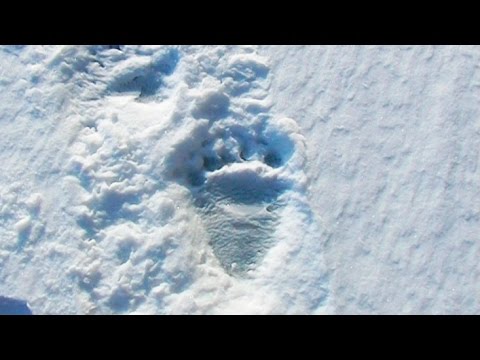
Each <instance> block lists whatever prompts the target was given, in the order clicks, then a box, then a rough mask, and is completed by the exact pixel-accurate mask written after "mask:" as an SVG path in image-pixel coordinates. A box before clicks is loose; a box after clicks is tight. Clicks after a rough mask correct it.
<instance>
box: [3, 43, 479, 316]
mask: <svg viewBox="0 0 480 360" xmlns="http://www.w3.org/2000/svg"><path fill="white" fill-rule="evenodd" d="M0 90H1V91H0V129H1V130H2V136H1V140H0V160H1V163H2V165H3V166H2V171H1V172H0V185H1V186H0V314H1V313H29V312H30V311H31V312H33V313H34V314H385V313H388V314H412V313H420V314H450V313H478V312H479V310H480V300H479V299H480V281H479V280H480V268H479V266H478V265H477V262H478V260H477V259H478V258H479V256H480V243H479V241H478V240H477V238H478V235H477V234H478V233H479V230H480V226H479V225H480V192H479V189H478V184H479V180H480V178H479V171H478V170H477V167H478V163H479V158H478V154H479V149H480V147H479V146H480V137H479V135H480V121H479V116H480V102H479V101H480V48H479V47H476V46H1V47H0ZM27 303H28V304H27Z"/></svg>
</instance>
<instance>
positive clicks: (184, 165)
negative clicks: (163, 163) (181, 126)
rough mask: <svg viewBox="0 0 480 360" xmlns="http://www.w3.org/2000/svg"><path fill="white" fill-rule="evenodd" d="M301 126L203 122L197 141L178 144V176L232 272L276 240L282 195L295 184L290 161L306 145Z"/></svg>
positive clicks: (222, 261) (257, 257)
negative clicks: (250, 125)
mask: <svg viewBox="0 0 480 360" xmlns="http://www.w3.org/2000/svg"><path fill="white" fill-rule="evenodd" d="M292 124H293V125H292ZM292 126H293V128H292ZM292 129H293V130H294V131H295V132H292ZM297 130H298V129H297V128H296V124H294V122H293V120H288V119H284V120H280V121H277V122H276V123H275V124H274V125H272V123H271V122H269V121H264V122H262V123H259V124H256V125H252V127H249V128H246V127H243V126H239V125H236V124H232V125H231V126H226V124H219V123H214V124H211V123H210V122H208V121H204V122H203V123H201V124H200V125H199V127H198V128H197V129H196V131H194V133H193V136H192V138H194V139H196V140H195V143H192V140H191V139H189V140H187V141H186V142H185V143H183V144H179V145H178V146H177V147H176V148H177V151H176V152H175V153H174V155H173V157H172V159H171V161H174V163H175V164H177V167H176V168H175V170H174V171H173V174H174V175H173V176H174V177H176V178H177V180H178V181H179V182H181V183H183V184H184V185H186V186H187V187H189V188H190V190H191V192H192V195H193V197H194V199H195V205H196V206H197V207H198V209H199V211H200V213H201V215H202V218H203V220H204V223H205V226H206V228H207V231H208V233H209V235H210V245H211V246H212V249H213V252H214V254H215V256H216V257H217V258H218V260H219V262H220V264H221V265H222V266H223V267H224V269H225V270H226V271H227V272H228V273H230V274H233V275H240V276H241V275H244V274H246V273H247V272H248V271H249V270H251V269H254V268H255V265H256V264H258V263H259V261H261V259H262V258H263V257H264V255H265V254H266V252H267V250H268V249H269V248H270V247H271V246H272V245H273V243H274V238H273V236H272V235H273V233H274V230H275V225H276V223H277V222H278V220H279V217H280V214H279V211H278V210H279V208H281V207H282V194H283V193H285V192H286V191H287V190H289V189H292V187H294V186H293V182H292V181H295V180H294V177H291V176H289V174H290V173H291V171H292V166H291V165H292V163H295V162H298V158H299V152H300V151H301V150H302V149H303V142H302V141H301V137H299V138H296V131H297ZM300 158H301V156H300Z"/></svg>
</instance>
